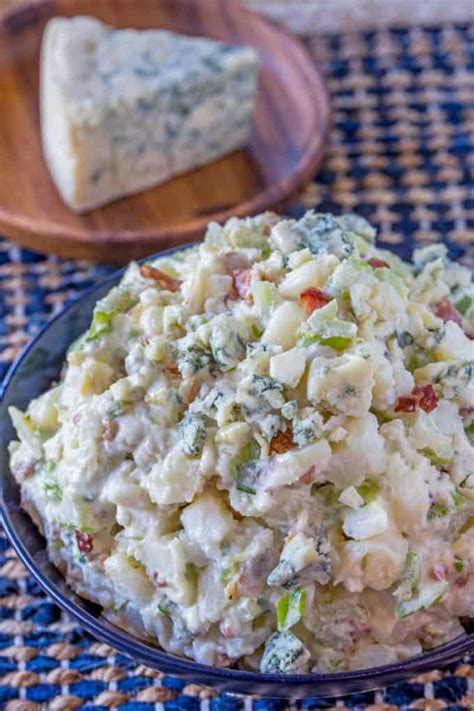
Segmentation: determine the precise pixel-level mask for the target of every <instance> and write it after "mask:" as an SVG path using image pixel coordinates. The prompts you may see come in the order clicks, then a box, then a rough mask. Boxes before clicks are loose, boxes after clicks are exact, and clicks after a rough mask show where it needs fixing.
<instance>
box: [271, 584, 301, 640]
mask: <svg viewBox="0 0 474 711" xmlns="http://www.w3.org/2000/svg"><path fill="white" fill-rule="evenodd" d="M305 600H306V592H305V591H304V590H303V589H302V588H296V589H295V590H292V591H291V592H289V593H286V595H283V597H282V598H280V600H279V601H278V605H277V625H278V629H279V630H280V632H285V631H286V630H289V629H291V628H292V627H293V626H294V625H296V624H297V623H298V622H299V621H300V619H301V617H302V615H303V612H304V604H305Z"/></svg>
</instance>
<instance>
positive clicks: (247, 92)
mask: <svg viewBox="0 0 474 711" xmlns="http://www.w3.org/2000/svg"><path fill="white" fill-rule="evenodd" d="M258 67H259V60H258V56H257V53H256V51H255V50H254V49H251V48H249V47H237V46H231V45H227V44H223V43H222V42H216V41H214V40H209V39H204V38H199V37H185V36H181V35H177V34H174V33H171V32H167V31H164V30H140V31H139V30H131V29H126V30H116V29H113V28H112V27H109V26H107V25H105V24H103V23H102V22H100V21H99V20H96V19H94V18H92V17H75V18H73V19H69V18H54V19H52V20H51V21H50V22H49V23H48V25H47V27H46V30H45V33H44V39H43V47H42V59H41V127H42V139H43V150H44V155H45V158H46V162H47V164H48V166H49V169H50V171H51V174H52V177H53V179H54V182H55V183H56V186H57V188H58V190H59V192H60V194H61V196H62V198H63V200H64V201H65V202H66V203H67V204H68V205H69V206H70V207H71V208H72V209H73V210H75V211H77V212H83V211H86V210H90V209H92V208H94V207H97V206H99V205H103V204H104V203H107V202H110V201H111V200H115V199H116V198H119V197H121V196H124V195H128V194H131V193H136V192H138V191H140V190H144V189H146V188H149V187H151V186H153V185H157V184H159V183H162V182H164V181H166V180H168V179H169V178H171V177H173V176H175V175H178V174H180V173H184V172H186V171H188V170H190V169H192V168H195V167H197V166H200V165H203V164H205V163H208V162H210V161H212V160H215V159H216V158H219V157H220V156H223V155H224V154H226V153H229V152H231V151H233V150H235V149H237V148H240V147H241V146H243V145H244V144H245V143H246V141H247V139H248V135H249V131H250V125H251V120H252V111H253V108H254V104H255V97H256V91H257V78H258Z"/></svg>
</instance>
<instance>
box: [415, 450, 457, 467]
mask: <svg viewBox="0 0 474 711" xmlns="http://www.w3.org/2000/svg"><path fill="white" fill-rule="evenodd" d="M421 453H422V454H423V455H424V456H425V457H426V458H427V459H429V460H430V462H431V463H432V464H434V465H435V467H438V469H445V468H446V467H448V466H449V464H450V461H451V460H450V459H443V458H442V457H439V456H438V455H437V454H436V452H433V450H432V449H430V448H429V447H425V448H424V449H422V450H421Z"/></svg>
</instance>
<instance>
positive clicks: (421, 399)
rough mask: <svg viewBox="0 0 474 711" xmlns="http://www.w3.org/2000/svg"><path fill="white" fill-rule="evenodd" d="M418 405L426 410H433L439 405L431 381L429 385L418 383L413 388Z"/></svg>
mask: <svg viewBox="0 0 474 711" xmlns="http://www.w3.org/2000/svg"><path fill="white" fill-rule="evenodd" d="M413 395H414V396H415V398H416V400H417V403H418V405H419V406H420V407H421V409H422V410H424V411H425V412H433V410H436V408H437V407H438V396H437V395H436V393H435V391H434V388H433V386H432V385H431V383H430V384H429V385H417V386H416V387H415V388H413Z"/></svg>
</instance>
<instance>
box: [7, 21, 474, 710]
mask: <svg viewBox="0 0 474 711" xmlns="http://www.w3.org/2000/svg"><path fill="white" fill-rule="evenodd" d="M308 45H309V47H310V49H311V51H312V52H313V53H314V54H315V56H316V57H317V58H318V59H319V61H320V62H321V64H322V65H323V67H324V68H325V70H326V73H327V76H328V82H329V88H330V92H331V95H332V100H333V109H334V111H333V128H332V131H331V134H330V139H329V148H328V154H327V157H326V160H325V162H324V165H323V168H322V170H321V172H320V174H319V176H318V182H317V183H311V184H310V185H309V186H308V187H307V188H306V189H305V190H304V191H303V192H302V193H301V195H299V197H298V200H297V201H296V202H295V203H294V204H292V205H291V206H289V208H288V213H289V214H294V215H297V214H301V212H302V211H303V210H304V209H308V208H310V207H315V208H317V209H318V210H329V211H333V212H341V211H343V210H345V211H347V210H357V211H358V212H360V213H361V214H363V215H365V216H366V217H368V218H369V219H370V220H371V221H372V222H373V223H374V224H376V225H377V226H378V227H379V230H380V238H381V240H382V241H383V242H384V243H385V244H386V245H388V246H390V247H392V248H393V249H395V250H396V251H397V252H398V253H399V254H401V256H403V257H407V256H409V255H410V253H411V251H412V249H413V247H414V246H418V245H420V244H427V243H430V242H435V241H438V240H441V239H442V240H444V241H445V242H446V243H447V244H448V246H449V249H450V253H451V256H453V257H456V258H460V259H462V260H463V261H464V262H466V263H468V264H472V263H473V262H474V177H473V176H474V134H473V126H474V26H459V27H458V26H445V27H438V28H435V29H429V30H428V29H420V28H412V29H409V30H408V29H401V30H392V31H378V32H371V33H357V34H353V33H345V34H342V35H338V36H337V37H326V38H324V37H323V38H321V37H319V38H318V39H313V40H311V39H309V40H308ZM0 120H1V116H0ZM107 271H109V270H108V268H107V267H104V266H92V265H90V264H88V263H86V262H72V261H61V260H58V259H55V258H52V257H49V258H44V257H41V256H40V255H38V254H35V253H32V252H28V251H25V250H20V249H19V248H17V247H15V246H13V245H12V244H11V243H9V242H8V241H6V240H3V241H0V319H1V321H0V374H1V375H3V374H4V373H5V372H6V370H7V368H8V365H9V364H10V363H11V361H12V360H13V358H14V357H15V356H16V355H17V353H18V352H19V350H20V349H21V347H22V346H24V344H25V343H26V342H27V341H28V340H29V339H30V338H31V336H32V335H33V334H34V333H35V332H36V331H37V330H38V329H39V328H40V327H41V326H42V325H43V324H44V323H45V322H46V321H47V320H48V318H50V317H51V315H52V314H54V313H55V312H56V311H57V310H59V309H60V308H61V307H62V306H63V304H64V303H65V302H67V301H68V300H70V299H73V298H74V297H75V296H76V295H77V293H78V292H79V291H80V290H81V289H84V288H85V287H87V286H90V285H91V284H92V283H94V282H95V281H96V280H97V279H98V278H99V277H100V276H102V275H104V274H105V273H107ZM336 706H337V708H341V709H344V708H347V709H355V710H356V711H397V710H398V709H409V708H415V709H425V710H426V711H438V709H447V710H448V711H460V710H467V709H470V710H471V711H472V710H474V657H472V658H471V659H466V660H460V662H459V664H457V665H455V666H454V667H452V668H450V669H448V670H447V671H446V670H445V671H443V672H441V671H434V672H432V673H430V674H428V675H424V676H423V677H421V678H418V679H416V680H413V681H412V682H410V683H401V684H397V685H394V686H392V687H390V688H387V689H383V690H380V691H377V692H370V693H367V694H359V695H353V696H351V697H348V698H347V699H344V700H339V701H337V702H336V701H315V700H306V701H295V702H292V704H290V702H286V701H275V700H269V699H245V700H244V699H241V698H237V697H231V696H228V695H221V696H218V695H215V694H213V693H212V692H210V691H208V690H205V689H202V688H199V687H197V686H195V685H186V684H185V683H184V682H181V681H178V680H176V679H172V678H170V677H165V676H163V675H160V674H158V673H157V672H153V671H151V670H150V669H147V668H146V667H144V666H141V665H137V664H136V663H134V662H133V661H132V660H130V659H128V658H126V657H124V656H123V655H121V654H118V653H116V652H115V651H114V650H113V649H111V648H110V647H107V646H106V645H104V644H100V643H98V642H96V641H95V640H94V639H93V638H92V637H91V636H90V635H89V634H87V633H86V632H84V631H83V630H82V629H80V628H79V627H78V626H77V625H76V624H75V623H74V622H73V621H72V620H70V619H67V618H66V617H65V616H64V615H63V614H62V613H61V612H60V610H59V609H58V608H57V607H56V606H55V605H54V604H53V603H51V602H49V601H48V600H47V599H46V598H45V597H44V595H42V593H41V592H40V590H39V588H38V586H37V585H36V583H35V582H34V581H33V580H32V579H31V578H30V577H29V576H28V574H27V573H26V571H25V569H24V568H23V567H22V565H21V564H20V563H19V562H18V561H17V560H16V558H15V556H14V554H13V552H12V549H11V548H10V546H9V544H8V541H7V540H6V538H5V537H4V536H3V535H2V534H0V708H1V709H5V711H41V710H42V709H51V710H52V711H70V710H71V711H72V710H73V709H80V711H93V710H94V711H102V710H104V711H105V710H106V709H120V711H149V710H151V709H156V710H157V711H159V710H162V711H171V710H174V711H178V710H181V709H183V710H184V709H189V710H192V711H194V710H196V711H198V710H199V711H205V710H206V711H237V710H241V709H242V710H243V711H252V710H253V711H276V710H277V709H278V710H283V709H290V708H296V709H317V708H333V707H336Z"/></svg>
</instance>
